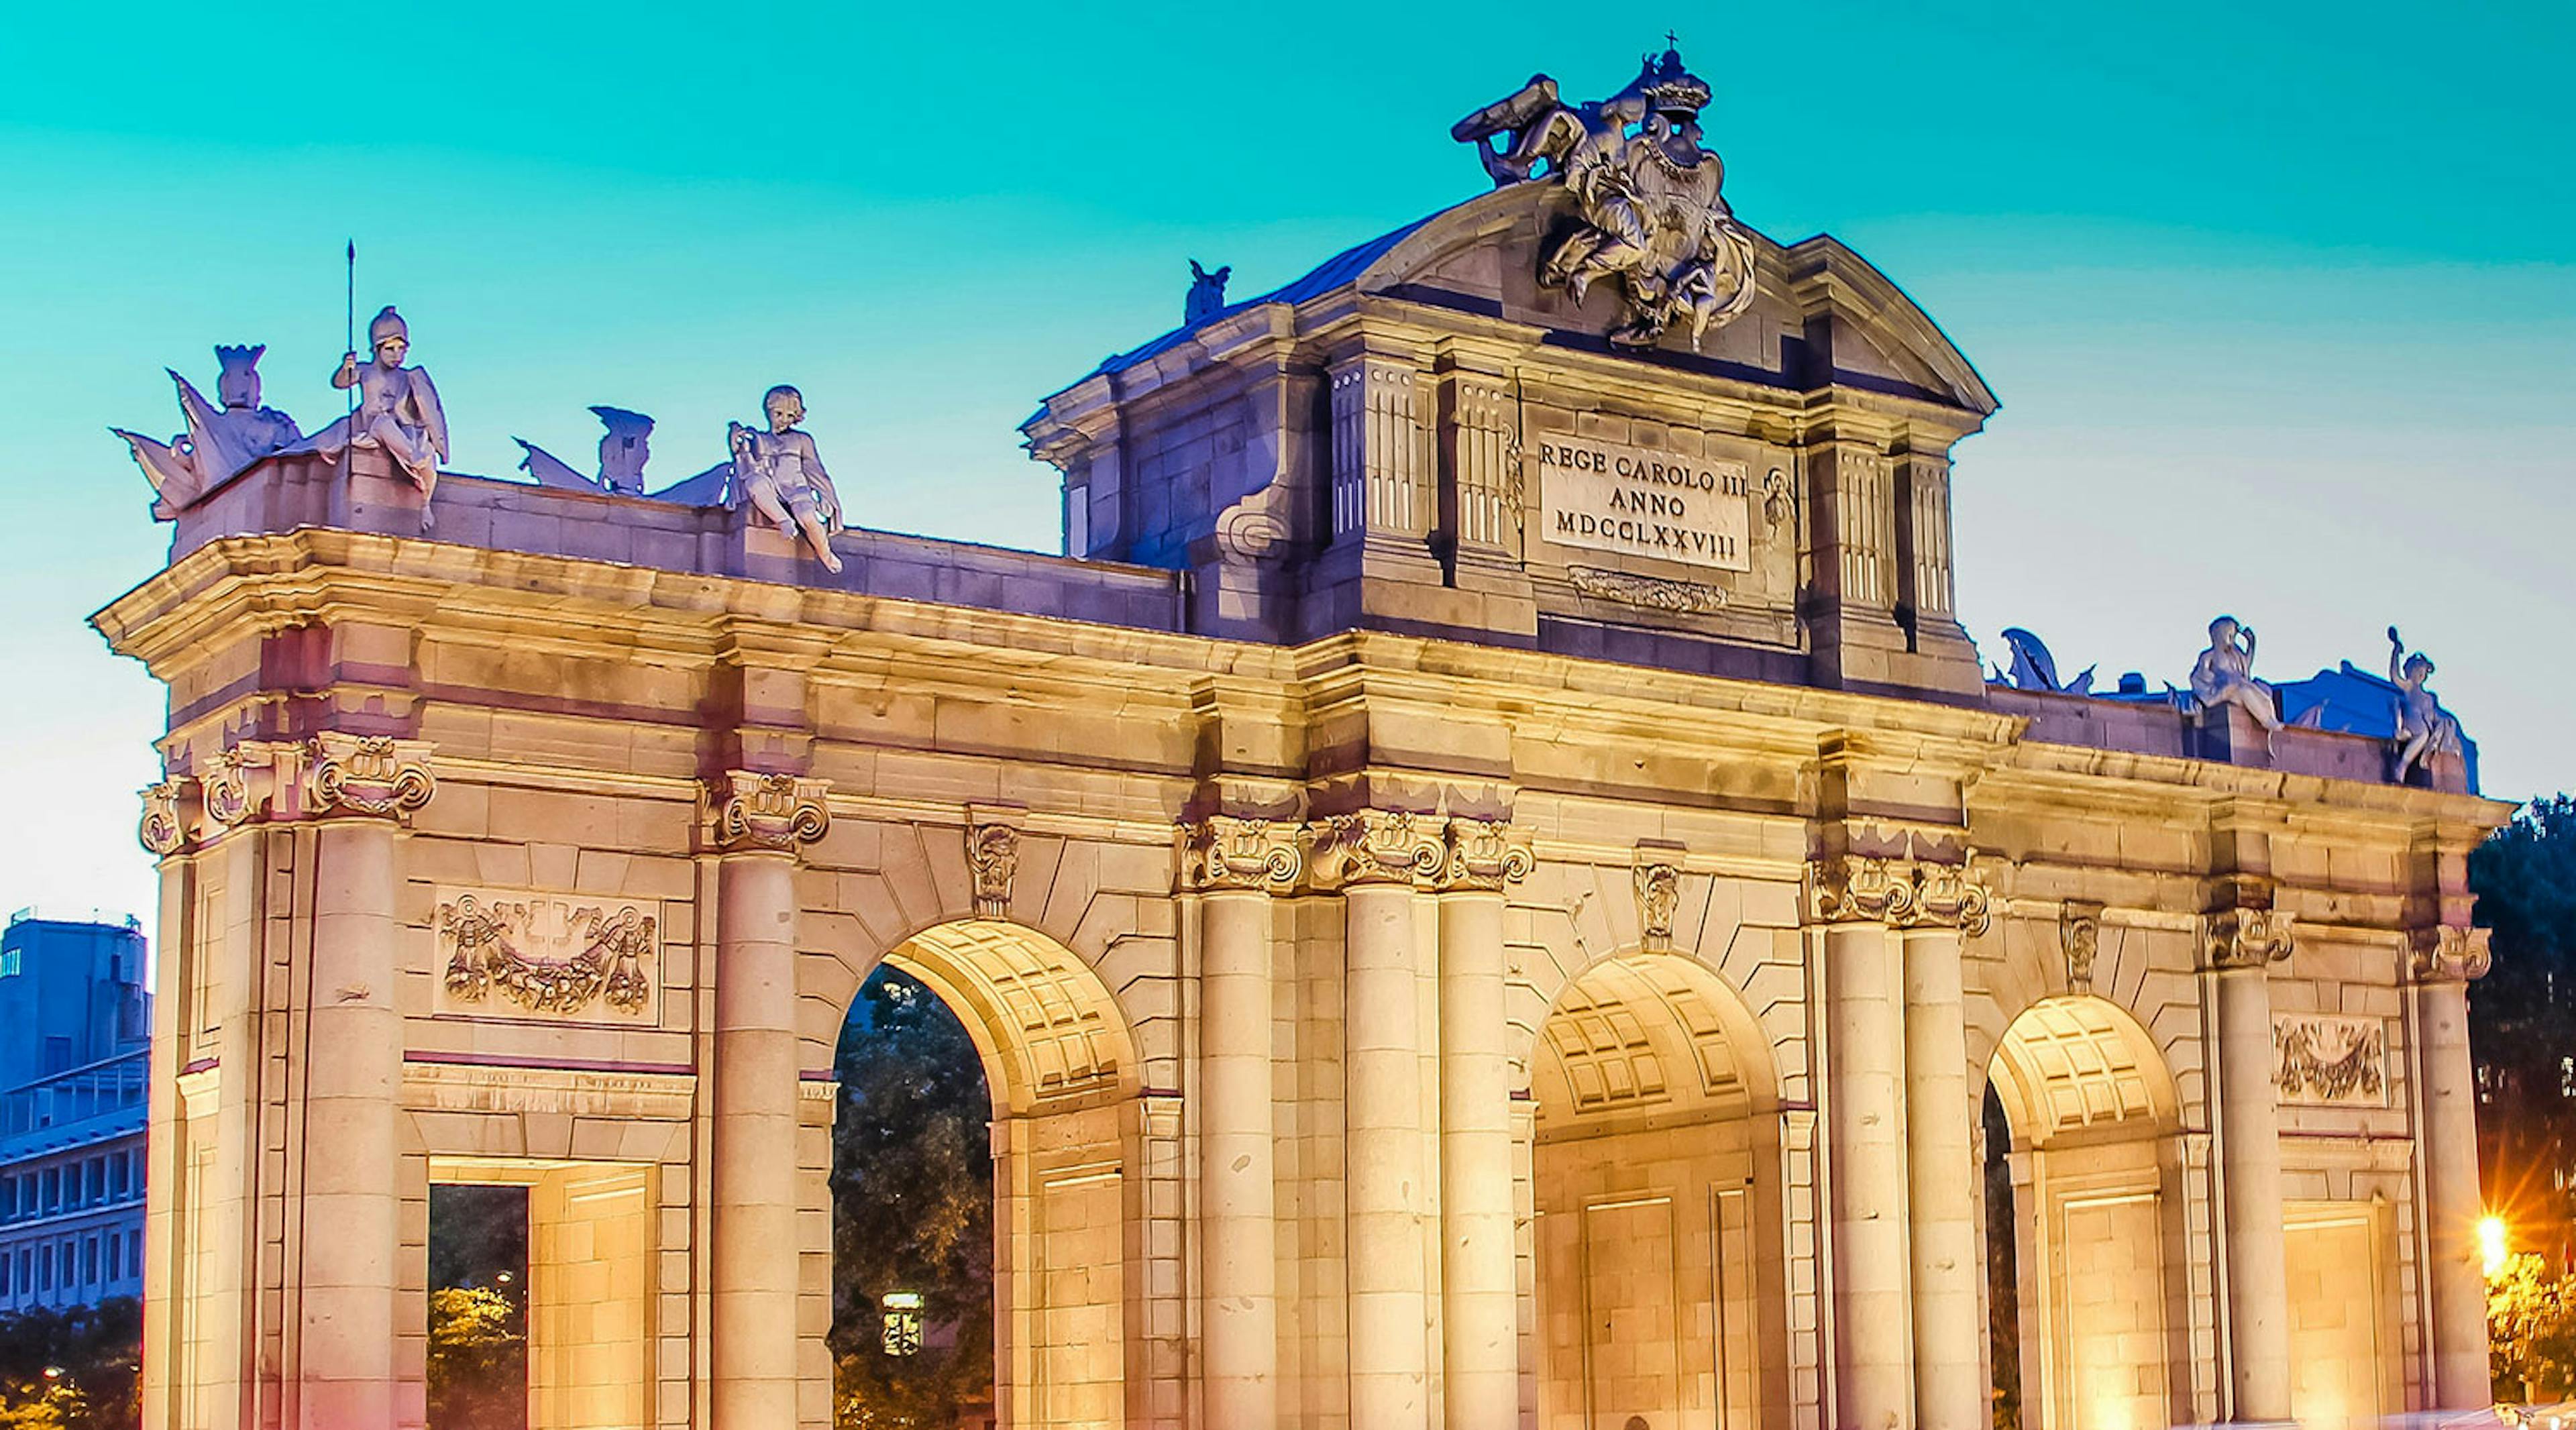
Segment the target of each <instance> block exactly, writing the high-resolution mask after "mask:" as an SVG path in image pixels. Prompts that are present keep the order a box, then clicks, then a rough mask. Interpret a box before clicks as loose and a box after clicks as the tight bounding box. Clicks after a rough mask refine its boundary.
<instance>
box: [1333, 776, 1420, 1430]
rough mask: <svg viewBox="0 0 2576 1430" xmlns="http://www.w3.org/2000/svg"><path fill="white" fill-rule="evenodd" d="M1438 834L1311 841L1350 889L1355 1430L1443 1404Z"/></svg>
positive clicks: (1346, 997)
mask: <svg viewBox="0 0 2576 1430" xmlns="http://www.w3.org/2000/svg"><path fill="white" fill-rule="evenodd" d="M1438 828H1439V826H1438V825H1437V823H1436V822H1435V821H1432V820H1429V819H1425V818H1420V817H1418V816H1414V815H1409V814H1393V813H1388V812H1385V811H1382V810H1365V811H1362V812H1360V813H1357V814H1347V815H1338V816H1335V817H1334V818H1332V819H1330V820H1328V821H1326V822H1324V823H1322V824H1319V825H1316V826H1314V827H1313V828H1312V830H1311V831H1310V833H1309V839H1310V842H1311V845H1312V854H1311V856H1310V857H1311V859H1312V861H1313V868H1314V873H1315V879H1316V882H1317V883H1318V885H1320V886H1321V887H1324V888H1328V889H1338V890H1339V891H1340V892H1341V895H1342V958H1343V979H1342V1161H1343V1172H1342V1177H1343V1181H1342V1206H1343V1252H1344V1272H1343V1276H1344V1281H1345V1285H1346V1288H1347V1295H1348V1300H1349V1318H1348V1332H1347V1340H1348V1343H1349V1346H1350V1356H1349V1361H1350V1406H1351V1418H1350V1424H1351V1430H1423V1427H1424V1426H1425V1424H1426V1423H1427V1422H1428V1418H1429V1415H1430V1409H1431V1400H1430V1377H1431V1368H1430V1345H1429V1342H1430V1305H1429V1297H1430V1292H1431V1288H1430V1287H1428V1286H1426V1285H1425V1284H1424V1282H1425V1280H1426V1279H1427V1278H1426V1277H1425V1275H1424V1267H1425V1255H1426V1251H1427V1248H1426V1247H1425V1246H1424V1244H1423V1235H1424V1230H1425V1229H1424V1226H1423V1216H1422V1212H1421V1206H1422V1202H1423V1200H1424V1198H1423V1195H1422V1194H1423V1190H1424V1181H1423V1170H1424V1169H1423V1166H1422V1111H1423V1108H1422V1082H1421V1078H1422V1049H1421V1047H1420V1046H1419V1043H1420V1032H1421V1024H1420V1010H1419V1006H1418V998H1417V992H1416V988H1417V983H1418V979H1419V977H1420V974H1419V971H1418V970H1417V968H1416V967H1415V949H1416V934H1415V929H1414V905H1415V896H1414V881H1415V880H1416V879H1417V878H1423V877H1427V876H1429V875H1431V874H1434V873H1436V872H1437V871H1438V869H1439V867H1440V864H1441V861H1442V859H1443V857H1444V855H1443V850H1442V844H1441V840H1440V837H1439V834H1438Z"/></svg>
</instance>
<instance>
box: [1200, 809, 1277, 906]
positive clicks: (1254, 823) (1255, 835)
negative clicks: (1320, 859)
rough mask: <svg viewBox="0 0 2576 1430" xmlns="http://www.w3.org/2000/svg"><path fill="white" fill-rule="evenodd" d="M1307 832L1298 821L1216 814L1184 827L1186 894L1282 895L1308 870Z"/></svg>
mask: <svg viewBox="0 0 2576 1430" xmlns="http://www.w3.org/2000/svg"><path fill="white" fill-rule="evenodd" d="M1301 833H1302V830H1301V828H1300V826H1299V825H1298V824H1297V823H1296V822H1295V821H1293V820H1280V819H1239V818H1236V817H1235V816H1233V815H1230V814H1211V815H1209V816H1208V817H1207V818H1205V819H1201V820H1195V821H1193V822H1191V823H1188V824H1184V825H1182V826H1181V891H1182V892H1183V893H1189V894H1206V893H1219V892H1223V891H1227V890H1251V891H1254V892H1259V891H1261V890H1265V889H1268V890H1280V889H1285V888H1287V887H1289V886H1290V885H1292V884H1294V883H1296V882H1297V876H1298V874H1299V873H1300V872H1301V871H1303V870H1304V869H1305V867H1306V855H1305V846H1304V842H1303V840H1302V839H1301V837H1300V836H1301Z"/></svg>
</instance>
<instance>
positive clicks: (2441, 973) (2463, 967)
mask: <svg viewBox="0 0 2576 1430" xmlns="http://www.w3.org/2000/svg"><path fill="white" fill-rule="evenodd" d="M2494 936H2495V931H2494V930H2492V929H2482V928H2469V927H2464V926H2462V925H2459V924H2434V925H2431V926H2429V927H2426V928H2417V929H2408V930H2407V931H2406V976H2407V978H2408V979H2409V980H2410V981H2412V982H2415V983H2473V982H2476V981H2477V980H2478V979H2481V978H2484V977H2486V976H2487V970H2488V969H2489V968H2491V967H2493V966H2494V964H2495V951H2494V949H2493V948H2492V947H2491V946H2490V941H2491V940H2492V939H2493V938H2494Z"/></svg>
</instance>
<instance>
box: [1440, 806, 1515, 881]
mask: <svg viewBox="0 0 2576 1430" xmlns="http://www.w3.org/2000/svg"><path fill="white" fill-rule="evenodd" d="M1537 863H1538V857H1537V855H1536V854H1534V853H1533V852H1531V849H1530V837H1529V833H1528V831H1526V830H1521V829H1515V828H1513V827H1512V826H1511V825H1509V824H1506V823H1504V822H1503V821H1501V820H1499V819H1453V820H1450V821H1449V828H1448V847H1447V849H1446V850H1445V851H1444V855H1443V858H1442V860H1441V864H1440V879H1439V883H1440V887H1441V888H1443V889H1448V890H1452V891H1454V892H1459V893H1470V892H1484V893H1496V892H1500V891H1501V889H1502V887H1503V886H1504V885H1505V884H1512V883H1518V882H1519V881H1521V880H1523V879H1526V878H1528V877H1529V872H1530V870H1531V869H1532V868H1534V867H1536V866H1537Z"/></svg>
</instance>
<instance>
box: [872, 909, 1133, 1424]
mask: <svg viewBox="0 0 2576 1430" xmlns="http://www.w3.org/2000/svg"><path fill="white" fill-rule="evenodd" d="M884 962H885V964H886V965H888V966H890V967H892V968H895V969H898V970H900V971H901V972H903V973H905V974H907V975H909V976H910V977H912V978H914V979H917V980H918V981H920V982H921V983H922V984H923V985H924V986H926V987H927V988H929V989H930V991H931V992H932V993H934V994H936V995H937V996H938V998H939V1000H940V1001H941V1002H942V1003H945V1004H946V1005H947V1006H948V1008H949V1010H950V1011H951V1012H953V1013H955V1014H956V1015H957V1018H958V1020H959V1022H961V1023H962V1024H964V1026H965V1028H966V1032H967V1036H968V1037H969V1038H970V1039H972V1040H973V1042H974V1044H975V1049H976V1052H977V1054H978V1056H979V1057H980V1058H981V1059H982V1061H983V1064H984V1082H985V1086H986V1088H987V1089H989V1090H990V1092H991V1094H992V1103H993V1107H992V1123H991V1136H992V1152H993V1241H994V1246H993V1314H994V1327H993V1345H994V1374H993V1382H994V1398H995V1407H994V1408H995V1411H996V1413H997V1415H998V1418H999V1421H1000V1423H1002V1424H1005V1425H1012V1426H1043V1427H1104V1426H1113V1425H1120V1424H1124V1423H1126V1421H1127V1419H1128V1398H1129V1387H1130V1385H1131V1384H1133V1383H1137V1382H1136V1378H1135V1377H1134V1376H1133V1375H1131V1373H1130V1372H1131V1370H1132V1368H1133V1367H1132V1364H1131V1362H1132V1360H1133V1354H1132V1352H1133V1348H1134V1346H1135V1345H1136V1344H1137V1340H1138V1338H1137V1337H1136V1336H1135V1335H1133V1334H1131V1326H1130V1322H1131V1319H1132V1318H1133V1311H1132V1308H1133V1307H1135V1306H1136V1305H1137V1304H1138V1302H1139V1299H1140V1298H1139V1295H1138V1293H1139V1292H1140V1291H1141V1290H1142V1287H1141V1286H1140V1285H1139V1284H1138V1283H1139V1282H1140V1281H1141V1279H1142V1278H1141V1277H1139V1276H1137V1275H1135V1274H1134V1272H1133V1269H1132V1268H1133V1267H1134V1265H1135V1261H1136V1255H1137V1253H1138V1252H1139V1251H1140V1250H1141V1247H1142V1241H1143V1237H1142V1233H1141V1230H1140V1229H1139V1228H1140V1227H1141V1210H1142V1209H1141V1205H1140V1200H1141V1178H1140V1176H1139V1171H1140V1168H1139V1165H1138V1160H1139V1148H1140V1143H1141V1136H1140V1134H1141V1121H1140V1116H1139V1107H1138V1094H1139V1091H1140V1087H1141V1084H1140V1081H1139V1078H1138V1071H1139V1066H1140V1064H1139V1059H1138V1055H1137V1050H1136V1040H1135V1035H1134V1032H1133V1030H1132V1029H1131V1027H1130V1026H1129V1024H1128V1021H1127V1019H1126V1017H1125V1015H1124V1014H1123V1013H1122V1011H1121V1010H1120V1008H1119V1006H1118V1003H1117V1000H1116V998H1115V997H1114V996H1113V995H1112V994H1111V992H1110V990H1109V988H1108V986H1107V985H1106V984H1105V983H1104V982H1102V980H1101V978H1100V976H1099V975H1098V974H1097V973H1096V972H1094V971H1093V970H1092V968H1091V967H1090V966H1089V965H1088V964H1086V963H1084V962H1083V960H1082V959H1081V958H1080V957H1079V956H1078V955H1076V954H1075V953H1074V952H1073V951H1072V950H1070V949H1068V948H1066V947H1065V946H1064V945H1063V944H1061V943H1059V942H1057V941H1056V940H1054V939H1053V938H1050V937H1048V936H1047V935H1046V934H1044V933H1041V932H1039V931H1037V930H1035V929H1032V928H1029V927H1026V926H1025V925H1021V924H1015V923H1010V922H1006V921H1003V920H999V919H962V920H956V921H953V922H949V923H943V924H939V925H937V926H935V927H932V928H928V929H924V930H922V931H921V932H918V933H915V934H913V935H912V936H911V937H909V938H907V939H905V940H904V941H903V942H901V943H899V944H897V945H896V946H895V947H893V948H892V949H890V950H888V951H887V953H886V955H885V958H884Z"/></svg>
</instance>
